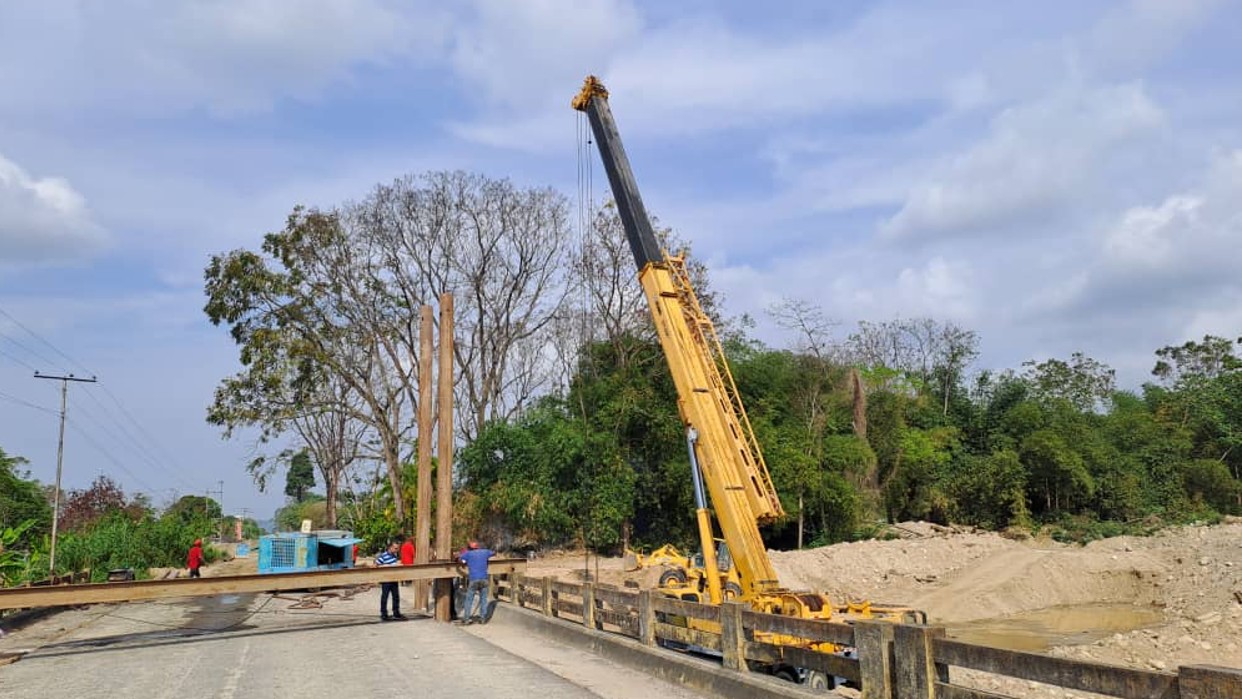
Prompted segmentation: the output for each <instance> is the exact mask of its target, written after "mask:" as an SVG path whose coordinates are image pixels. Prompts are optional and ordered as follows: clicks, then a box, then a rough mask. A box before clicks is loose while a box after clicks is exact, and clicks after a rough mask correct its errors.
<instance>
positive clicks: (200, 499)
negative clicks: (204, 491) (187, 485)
mask: <svg viewBox="0 0 1242 699" xmlns="http://www.w3.org/2000/svg"><path fill="white" fill-rule="evenodd" d="M220 515H221V510H220V503H218V502H216V501H215V500H214V499H212V498H209V497H204V496H202V495H182V496H181V497H180V498H178V499H177V501H176V502H174V503H173V504H172V505H169V506H168V509H167V510H165V511H164V516H165V517H176V518H178V519H179V520H181V521H182V522H184V523H186V524H189V523H190V522H195V521H208V522H214V521H216V520H218V519H219V518H220Z"/></svg>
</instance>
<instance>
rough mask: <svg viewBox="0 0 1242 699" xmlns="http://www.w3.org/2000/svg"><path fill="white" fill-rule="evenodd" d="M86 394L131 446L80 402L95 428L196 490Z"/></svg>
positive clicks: (80, 406)
mask: <svg viewBox="0 0 1242 699" xmlns="http://www.w3.org/2000/svg"><path fill="white" fill-rule="evenodd" d="M86 393H87V397H89V398H90V399H91V400H92V401H94V402H95V405H97V406H99V408H100V409H101V410H102V411H103V414H104V415H106V416H108V417H109V418H111V420H112V422H113V424H114V425H115V426H116V427H117V428H119V431H120V434H122V435H124V436H125V437H126V438H128V439H129V441H130V444H126V443H125V442H124V441H123V440H122V439H121V438H120V437H118V436H117V433H116V431H114V430H113V429H112V428H111V427H109V426H107V425H105V424H103V421H101V420H100V419H99V417H98V416H96V414H95V413H94V412H93V411H91V410H88V409H87V408H86V406H85V405H82V403H81V402H79V403H78V411H79V412H80V413H81V414H82V415H83V416H84V417H86V418H87V419H88V420H90V422H92V423H93V424H94V425H95V427H97V428H99V430H100V431H101V432H103V433H104V434H106V435H108V436H109V437H111V438H112V439H114V440H116V443H117V444H119V445H120V446H121V447H122V448H124V449H127V450H130V451H133V453H134V454H135V455H137V456H138V457H139V458H140V459H141V460H143V461H145V462H146V463H147V464H148V465H150V466H152V467H154V468H156V469H157V470H160V471H163V472H165V473H167V474H169V475H171V476H173V477H174V478H176V479H177V480H178V481H180V482H181V485H183V486H186V487H188V488H190V489H191V490H193V489H194V485H193V484H192V483H190V482H189V481H188V480H186V479H185V478H184V477H183V476H182V475H181V474H180V473H178V472H176V471H174V470H172V469H170V468H168V467H167V466H166V465H164V464H163V463H161V462H160V461H159V460H158V459H156V458H154V457H153V456H152V454H151V452H150V450H149V449H147V448H146V447H144V446H143V445H142V444H141V443H140V442H139V441H138V440H137V439H135V438H134V436H133V434H131V433H130V432H129V431H128V430H126V429H125V425H123V424H121V423H120V422H119V421H117V420H116V418H115V417H112V415H111V414H110V413H109V412H108V409H107V408H106V407H105V406H104V405H103V404H102V403H100V402H99V399H97V398H95V397H94V396H93V395H91V394H90V392H89V391H87V392H86Z"/></svg>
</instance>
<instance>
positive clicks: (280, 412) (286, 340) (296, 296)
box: [204, 207, 417, 520]
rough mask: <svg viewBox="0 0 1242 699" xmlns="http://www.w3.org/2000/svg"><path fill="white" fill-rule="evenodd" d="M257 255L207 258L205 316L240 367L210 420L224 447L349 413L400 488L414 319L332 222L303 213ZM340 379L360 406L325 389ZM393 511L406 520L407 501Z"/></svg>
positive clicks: (361, 249)
mask: <svg viewBox="0 0 1242 699" xmlns="http://www.w3.org/2000/svg"><path fill="white" fill-rule="evenodd" d="M262 251H263V253H264V254H263V255H260V254H257V253H253V252H250V251H246V250H236V251H233V252H231V253H228V254H226V255H219V256H214V257H213V258H212V260H211V262H210V264H209V265H208V267H207V271H206V273H205V277H206V280H207V281H206V291H207V296H208V303H207V305H206V306H205V308H204V310H205V311H206V313H207V315H208V318H209V319H210V320H211V321H212V323H213V324H217V325H219V324H221V323H225V324H227V325H228V326H229V328H230V333H231V335H232V336H233V339H234V341H235V342H236V343H237V344H238V345H239V347H240V348H241V350H240V359H241V362H242V365H243V366H244V367H245V368H244V370H243V371H242V372H240V373H239V374H237V375H235V376H233V377H229V378H226V379H225V380H224V381H222V382H221V384H220V386H219V387H217V389H216V398H215V402H214V403H213V405H212V406H211V408H210V409H209V411H208V421H209V422H212V423H213V424H217V425H220V426H222V427H223V428H224V430H225V434H226V436H227V435H230V434H232V432H233V430H234V429H236V428H237V427H240V426H250V425H253V426H259V427H260V428H261V429H262V437H263V439H265V440H266V439H269V438H271V437H273V436H275V435H278V434H280V433H282V432H284V431H286V430H288V429H290V428H291V427H292V426H293V425H294V424H295V423H296V421H297V420H298V419H299V418H305V417H308V416H313V415H317V414H320V413H322V412H325V411H328V412H331V411H344V412H345V413H347V415H348V416H349V417H350V418H352V419H354V420H357V421H360V422H362V423H364V424H366V425H367V426H368V427H369V428H370V429H371V430H372V431H373V434H374V435H375V436H376V437H377V440H378V452H379V453H378V454H377V456H378V458H380V459H381V460H382V461H383V463H384V464H385V465H386V467H387V472H388V477H389V479H390V482H392V483H394V484H396V483H397V482H398V481H399V477H400V475H399V474H400V463H401V456H402V445H403V444H404V441H405V437H406V430H407V429H408V428H409V426H408V424H407V422H408V421H407V420H406V419H405V417H404V416H405V415H406V414H407V413H406V410H407V409H409V406H410V405H411V402H410V401H411V398H412V397H415V396H416V392H415V389H414V386H416V383H414V380H415V377H413V376H412V369H411V368H410V367H413V366H416V365H417V362H416V361H413V359H412V358H413V356H414V355H413V354H412V352H411V351H410V347H409V345H408V342H402V341H401V338H402V337H403V332H404V330H405V329H408V326H409V325H410V321H409V319H408V316H409V313H408V310H409V309H408V308H406V309H404V311H403V310H402V309H401V308H399V307H397V306H396V305H395V304H394V302H395V300H394V299H393V298H392V297H391V296H390V295H389V294H388V293H387V292H386V290H385V289H384V287H383V286H381V285H380V284H378V282H377V279H380V278H382V274H381V271H380V261H379V258H378V255H377V254H376V253H375V252H374V251H373V250H369V249H368V248H367V247H365V246H363V245H361V244H360V241H356V240H354V239H352V238H351V236H350V235H349V231H348V230H347V229H346V228H345V227H344V226H343V225H342V222H341V216H340V215H339V214H338V213H336V212H327V213H324V212H319V211H306V210H304V209H302V208H301V207H298V208H296V209H294V212H293V213H292V214H291V215H290V216H289V219H288V221H287V223H286V226H285V229H284V230H283V231H281V232H279V233H272V234H269V235H268V236H266V237H265V239H264V242H263V247H262ZM265 256H266V257H265ZM337 380H339V382H340V384H342V385H343V386H344V387H345V389H347V390H348V392H349V395H350V396H351V397H353V398H355V399H356V402H353V401H350V400H342V399H341V396H340V390H339V389H338V390H332V391H328V390H325V389H324V386H325V385H329V382H331V381H337ZM327 463H339V461H338V460H329V461H327ZM394 490H399V489H398V488H394ZM395 504H396V508H397V517H398V519H399V520H404V502H403V501H401V500H400V499H399V500H398V501H397V502H396V503H395Z"/></svg>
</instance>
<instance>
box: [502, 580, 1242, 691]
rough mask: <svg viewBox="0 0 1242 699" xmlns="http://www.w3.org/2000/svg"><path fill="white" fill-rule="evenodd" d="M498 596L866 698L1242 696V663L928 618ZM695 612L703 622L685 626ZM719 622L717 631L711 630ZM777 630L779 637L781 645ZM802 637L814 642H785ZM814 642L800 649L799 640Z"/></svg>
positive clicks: (640, 598) (539, 586) (598, 588)
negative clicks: (995, 643)
mask: <svg viewBox="0 0 1242 699" xmlns="http://www.w3.org/2000/svg"><path fill="white" fill-rule="evenodd" d="M497 585H498V590H497V592H498V596H499V597H500V598H501V599H503V600H506V601H508V602H511V603H513V604H515V605H517V606H519V607H523V608H526V609H532V610H536V611H538V612H540V613H542V614H543V615H544V616H547V617H556V618H562V619H565V620H566V621H573V622H576V623H581V624H582V625H583V626H585V627H587V628H591V629H596V630H599V631H604V632H611V633H617V634H621V635H625V636H628V637H630V638H634V639H636V640H638V641H640V642H641V643H643V644H645V645H648V646H656V645H663V646H673V647H682V648H687V647H689V648H696V649H703V650H710V651H717V652H719V653H720V654H721V656H722V662H723V665H724V667H725V668H727V669H730V670H735V671H741V672H745V671H747V669H748V667H749V663H748V661H756V662H759V663H764V664H768V665H790V666H796V667H801V668H805V669H807V670H818V671H820V672H823V673H824V674H826V675H836V676H839V677H844V678H846V679H848V680H850V681H852V682H854V683H857V684H861V686H862V688H863V697H864V699H1017V698H1012V697H1010V696H1009V695H1004V694H997V693H995V692H988V691H984V690H982V689H977V688H974V687H970V686H966V685H964V684H955V683H953V682H951V681H950V674H949V668H950V667H957V668H962V669H968V670H973V671H976V672H981V673H988V674H992V675H999V676H1004V677H1010V678H1016V679H1020V680H1026V681H1029V682H1039V683H1043V684H1047V685H1051V686H1054V687H1062V688H1065V689H1074V690H1081V691H1086V692H1094V693H1096V694H1100V695H1104V696H1110V697H1119V698H1120V699H1225V698H1233V697H1242V669H1239V668H1227V667H1215V666H1206V665H1190V666H1182V667H1179V668H1178V669H1177V672H1157V671H1149V670H1138V669H1133V668H1127V667H1121V666H1116V665H1106V664H1103V663H1096V662H1087V661H1081V660H1070V659H1065V658H1054V657H1051V656H1046V655H1039V654H1037V653H1026V652H1020V651H1011V650H1006V649H1002V648H993V647H990V646H982V645H976V644H972V643H964V642H962V641H956V640H951V639H948V638H946V637H945V629H944V628H943V627H938V626H927V625H921V624H894V623H889V622H883V621H871V620H859V621H854V622H851V623H838V622H825V621H816V620H811V619H795V618H791V617H783V616H778V615H774V614H762V613H759V612H755V611H751V610H750V609H749V608H747V607H746V606H745V605H743V604H740V603H736V602H727V603H725V604H723V605H721V606H719V607H717V606H714V605H704V604H696V603H694V602H689V601H684V600H678V599H673V598H669V597H664V596H663V595H660V594H658V593H653V592H652V591H650V590H643V591H634V590H626V589H618V588H616V587H613V586H611V585H603V584H592V583H582V584H578V583H572V582H566V581H562V580H557V579H554V578H551V577H544V578H530V577H523V576H521V575H518V574H514V575H511V576H507V577H505V578H502V579H499V580H497ZM688 619H697V620H701V621H703V622H708V623H705V624H700V625H698V626H700V628H690V627H688V626H687V623H686V621H687V620H688ZM716 625H718V627H719V629H720V630H719V632H714V631H710V630H704V628H703V627H707V628H712V627H714V626H716ZM772 636H781V637H783V638H782V640H783V641H785V642H783V643H780V644H777V643H772V642H771V641H773V640H776V639H774V638H772ZM790 639H802V640H804V641H807V643H805V644H802V643H796V644H794V645H791V644H790V643H788V641H789V640H790ZM825 642H831V643H834V644H838V645H843V646H849V647H852V648H854V653H853V655H854V657H844V656H842V655H837V654H832V653H825V652H820V651H815V650H811V649H810V648H809V646H811V645H812V644H814V643H825ZM803 645H805V646H808V647H799V646H803Z"/></svg>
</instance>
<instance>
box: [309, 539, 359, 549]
mask: <svg viewBox="0 0 1242 699" xmlns="http://www.w3.org/2000/svg"><path fill="white" fill-rule="evenodd" d="M319 543H320V544H321V545H322V544H327V545H328V546H336V547H338V548H344V547H346V546H353V545H354V544H358V543H362V539H355V538H353V537H341V538H335V539H320V540H319Z"/></svg>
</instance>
